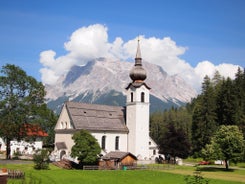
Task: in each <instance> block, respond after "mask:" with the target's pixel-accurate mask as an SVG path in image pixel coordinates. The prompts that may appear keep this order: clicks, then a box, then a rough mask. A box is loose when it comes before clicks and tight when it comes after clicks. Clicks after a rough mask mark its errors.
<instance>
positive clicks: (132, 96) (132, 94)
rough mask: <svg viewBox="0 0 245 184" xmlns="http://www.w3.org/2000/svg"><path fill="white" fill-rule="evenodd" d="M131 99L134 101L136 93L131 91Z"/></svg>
mask: <svg viewBox="0 0 245 184" xmlns="http://www.w3.org/2000/svg"><path fill="white" fill-rule="evenodd" d="M130 101H131V102H133V101H134V93H133V92H131V98H130Z"/></svg>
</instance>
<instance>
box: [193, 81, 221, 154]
mask: <svg viewBox="0 0 245 184" xmlns="http://www.w3.org/2000/svg"><path fill="white" fill-rule="evenodd" d="M197 98H198V100H197V101H196V104H195V107H194V111H193V117H192V146H193V152H195V153H196V154H197V155H199V152H200V151H201V149H202V148H203V147H204V146H205V145H206V144H208V143H209V142H210V138H211V136H212V135H213V133H214V131H215V130H216V129H217V122H216V113H215V112H216V111H215V110H216V100H215V99H216V98H215V93H214V88H213V85H212V83H211V80H210V78H209V77H208V76H205V78H204V82H203V83H202V93H201V95H199V96H198V97H197Z"/></svg>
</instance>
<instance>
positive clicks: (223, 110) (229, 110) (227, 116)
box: [216, 78, 238, 125]
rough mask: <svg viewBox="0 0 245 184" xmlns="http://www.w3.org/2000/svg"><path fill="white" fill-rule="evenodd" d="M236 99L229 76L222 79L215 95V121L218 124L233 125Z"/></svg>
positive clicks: (234, 122)
mask: <svg viewBox="0 0 245 184" xmlns="http://www.w3.org/2000/svg"><path fill="white" fill-rule="evenodd" d="M237 108H238V106H237V100H236V96H235V90H234V84H233V81H232V80H231V79H230V78H227V79H226V80H223V82H222V85H221V89H220V91H219V92H218V96H217V110H216V112H217V122H218V123H219V125H235V124H236V117H235V114H236V111H237Z"/></svg>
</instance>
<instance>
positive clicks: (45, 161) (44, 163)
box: [33, 149, 49, 170]
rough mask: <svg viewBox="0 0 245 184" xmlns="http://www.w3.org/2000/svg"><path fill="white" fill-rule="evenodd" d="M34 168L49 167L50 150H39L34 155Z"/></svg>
mask: <svg viewBox="0 0 245 184" xmlns="http://www.w3.org/2000/svg"><path fill="white" fill-rule="evenodd" d="M33 162H34V168H35V169H37V170H41V169H49V151H48V150H46V149H42V150H37V151H36V153H35V154H34V155H33Z"/></svg>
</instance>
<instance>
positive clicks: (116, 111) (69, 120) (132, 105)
mask: <svg viewBox="0 0 245 184" xmlns="http://www.w3.org/2000/svg"><path fill="white" fill-rule="evenodd" d="M129 76H130V78H131V80H132V81H131V82H130V83H129V85H128V86H127V87H126V88H125V89H126V95H127V97H126V105H125V107H121V106H108V105H99V104H85V103H79V102H66V103H65V104H64V106H63V108H62V110H61V113H60V116H59V119H58V121H57V124H56V126H55V150H54V153H55V157H56V160H57V159H62V158H63V157H66V158H69V156H70V153H71V148H72V146H73V145H74V142H73V140H72V136H73V134H74V132H76V131H79V130H81V129H84V130H88V131H89V132H90V133H91V134H92V135H93V136H94V137H95V138H96V139H97V141H98V143H99V145H100V147H101V149H102V152H101V154H102V155H106V154H108V153H110V152H129V153H131V154H133V155H134V156H136V157H137V159H138V160H139V161H140V160H141V161H154V160H155V157H157V156H158V147H157V145H156V143H155V142H154V141H153V140H152V139H151V138H150V136H149V119H150V111H149V107H150V87H149V86H148V85H147V84H146V83H145V79H146V77H147V74H146V71H145V69H144V68H143V65H142V58H141V51H140V45H139V41H138V46H137V51H136V57H135V64H134V66H133V68H132V69H131V71H130V72H129Z"/></svg>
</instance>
